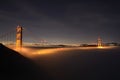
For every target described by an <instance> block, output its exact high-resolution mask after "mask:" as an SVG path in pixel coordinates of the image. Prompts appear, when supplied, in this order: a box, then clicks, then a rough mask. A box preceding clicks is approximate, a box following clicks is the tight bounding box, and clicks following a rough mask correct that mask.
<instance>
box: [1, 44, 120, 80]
mask: <svg viewBox="0 0 120 80" xmlns="http://www.w3.org/2000/svg"><path fill="white" fill-rule="evenodd" d="M0 51H1V52H0V80H120V48H114V49H92V50H74V49H73V50H68V51H61V52H56V53H54V54H48V55H39V56H37V57H36V58H34V60H35V62H37V63H38V65H37V64H35V63H34V62H33V61H31V60H29V59H27V58H25V57H23V56H21V55H20V54H18V53H17V52H14V51H13V50H10V49H8V48H6V47H4V46H3V45H0Z"/></svg>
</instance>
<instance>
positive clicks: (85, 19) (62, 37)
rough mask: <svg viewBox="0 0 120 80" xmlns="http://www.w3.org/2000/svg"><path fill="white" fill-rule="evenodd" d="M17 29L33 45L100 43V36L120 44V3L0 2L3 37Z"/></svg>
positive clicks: (69, 0) (85, 0) (67, 0)
mask: <svg viewBox="0 0 120 80" xmlns="http://www.w3.org/2000/svg"><path fill="white" fill-rule="evenodd" d="M17 25H21V26H22V27H24V32H23V33H24V40H25V41H29V42H32V41H34V40H33V39H35V37H37V39H36V40H37V41H38V42H39V40H41V39H45V40H47V41H48V42H49V43H54V44H56V43H58V44H80V43H96V41H97V38H98V36H101V38H102V39H103V42H120V36H119V33H120V32H119V31H120V1H115V0H113V1H110V0H108V1H105V0H104V1H101V0H96V1H93V0H79V1H78V0H77V1H75V0H73V1H72V0H23V1H22V0H8V1H7V0H0V33H5V32H7V31H10V30H12V29H15V28H16V26H17ZM27 31H28V34H27ZM29 32H30V33H29Z"/></svg>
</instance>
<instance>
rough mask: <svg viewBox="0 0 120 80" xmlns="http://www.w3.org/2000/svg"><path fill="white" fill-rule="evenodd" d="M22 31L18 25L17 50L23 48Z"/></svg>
mask: <svg viewBox="0 0 120 80" xmlns="http://www.w3.org/2000/svg"><path fill="white" fill-rule="evenodd" d="M22 30H23V28H22V27H21V26H19V25H18V26H17V28H16V48H17V49H20V48H22Z"/></svg>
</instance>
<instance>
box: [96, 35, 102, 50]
mask: <svg viewBox="0 0 120 80" xmlns="http://www.w3.org/2000/svg"><path fill="white" fill-rule="evenodd" d="M97 45H98V48H102V39H101V38H100V37H98V41H97Z"/></svg>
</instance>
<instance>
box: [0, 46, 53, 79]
mask: <svg viewBox="0 0 120 80" xmlns="http://www.w3.org/2000/svg"><path fill="white" fill-rule="evenodd" d="M0 80H51V79H50V77H49V76H48V74H46V72H45V71H44V70H43V68H42V67H40V66H38V65H36V64H35V63H34V62H32V60H30V59H27V58H25V57H24V56H22V55H20V54H19V53H18V52H15V51H13V50H11V49H9V48H7V47H5V46H4V45H2V44H0Z"/></svg>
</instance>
